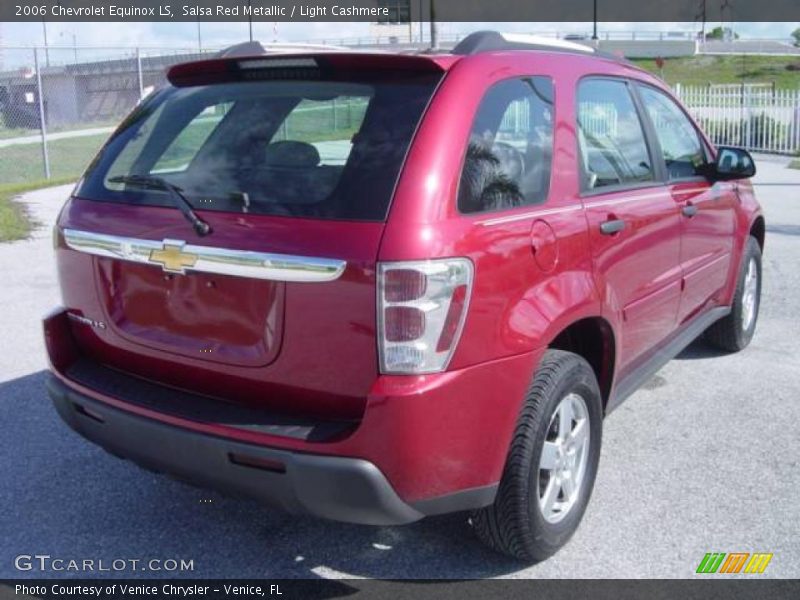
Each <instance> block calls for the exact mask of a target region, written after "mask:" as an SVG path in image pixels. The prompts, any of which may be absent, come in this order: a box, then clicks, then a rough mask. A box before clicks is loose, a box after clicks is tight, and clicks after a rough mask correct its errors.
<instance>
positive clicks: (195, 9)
mask: <svg viewBox="0 0 800 600" xmlns="http://www.w3.org/2000/svg"><path fill="white" fill-rule="evenodd" d="M401 4H402V2H401ZM431 4H432V0H410V1H409V2H408V4H402V7H401V8H400V9H398V6H397V4H396V2H395V1H392V2H387V1H386V0H314V1H309V2H304V1H295V0H288V1H287V0H273V1H272V2H267V1H263V0H249V1H248V0H194V1H188V2H184V1H174V0H1V1H0V21H7V22H15V21H17V22H22V21H42V20H45V21H97V22H108V21H122V22H133V21H166V22H168V21H247V20H253V21H297V22H302V21H306V22H310V21H365V22H394V21H395V20H396V19H397V18H398V17H399V18H400V19H401V20H403V21H407V20H408V19H410V20H411V21H413V22H417V21H429V20H431V13H432V12H433V15H434V20H436V21H442V22H448V21H452V22H493V21H494V22H496V21H515V22H543V21H570V22H574V21H593V20H595V17H596V19H597V21H600V22H611V21H626V22H632V21H633V22H642V21H659V22H660V21H680V22H694V21H700V20H703V17H704V15H703V12H704V11H705V20H706V21H708V22H719V21H722V22H732V21H764V22H769V21H776V22H781V21H784V22H785V21H789V22H792V21H800V0H726V1H725V2H711V1H708V2H704V1H703V0H666V1H660V2H632V1H631V0H558V1H554V0H435V2H433V10H432V7H431Z"/></svg>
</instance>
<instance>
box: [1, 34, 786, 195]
mask: <svg viewBox="0 0 800 600" xmlns="http://www.w3.org/2000/svg"><path fill="white" fill-rule="evenodd" d="M98 26H102V25H98ZM0 50H1V53H0V60H2V63H0V185H8V184H11V185H13V184H22V183H31V182H36V181H39V180H48V179H53V180H56V179H58V180H64V179H69V178H74V179H77V177H79V176H80V174H81V172H82V171H83V169H84V168H85V167H86V165H87V164H88V163H89V161H90V160H91V159H92V158H93V157H94V155H95V154H96V152H97V151H98V149H99V148H100V147H101V146H102V144H103V143H104V142H105V140H106V139H107V138H108V136H109V134H110V133H111V132H112V131H113V129H114V127H115V126H116V125H117V124H118V123H119V122H120V120H121V119H122V118H123V117H124V116H125V115H126V114H127V113H128V112H130V110H131V109H132V108H133V107H134V106H135V105H136V104H137V103H138V102H140V101H141V99H142V98H143V97H144V96H145V95H147V94H148V93H149V92H150V91H151V90H152V89H154V88H156V87H158V86H159V85H161V84H163V83H164V81H165V73H166V70H167V69H168V68H169V67H170V66H172V65H174V64H177V63H180V62H186V61H190V60H196V59H198V58H201V57H204V56H206V57H207V56H208V54H202V53H200V52H198V51H197V49H196V48H195V49H190V48H185V49H181V48H169V49H166V48H113V47H105V48H97V47H94V48H88V47H49V48H15V47H5V48H2V49H0ZM677 91H678V93H679V95H680V96H681V97H682V99H683V100H684V101H685V102H686V103H687V105H688V106H689V108H690V110H691V111H692V112H693V113H694V114H695V115H696V116H697V117H698V118H699V119H700V121H701V122H703V124H704V125H705V126H706V127H707V129H708V130H709V131H710V134H711V135H712V136H713V138H714V141H715V142H717V143H725V144H736V145H743V146H746V147H748V148H750V149H754V150H761V151H767V152H780V153H784V154H796V153H800V95H798V94H800V91H797V90H791V91H785V92H780V91H779V92H774V91H771V92H770V94H769V95H768V97H767V95H764V94H762V93H755V92H753V93H750V92H748V93H746V94H743V93H742V92H741V91H740V90H738V89H733V88H732V89H730V90H728V89H723V88H719V89H718V90H717V89H715V90H713V91H712V92H709V91H701V90H698V89H694V88H686V87H684V88H680V87H679V88H678V90H677ZM765 98H766V100H765ZM307 110H308V111H317V114H316V116H317V117H319V115H320V113H319V111H323V112H322V113H321V114H324V115H329V117H328V118H329V119H330V121H331V128H332V130H333V131H338V130H347V129H349V128H352V127H353V126H354V125H355V124H356V123H358V122H359V119H360V118H362V117H363V115H361V114H360V113H361V111H363V106H361V105H359V104H358V103H353V102H348V103H346V104H341V105H337V104H336V103H335V102H334V103H331V105H330V106H328V105H325V106H322V105H320V106H311V105H310V106H309V107H308V108H307ZM303 126H304V124H303V116H302V111H301V112H300V113H298V117H297V118H296V119H294V120H293V121H292V122H291V123H289V124H288V127H289V128H290V129H292V130H293V132H294V133H297V132H302V128H303ZM284 135H288V133H287V132H284ZM337 135H338V134H337Z"/></svg>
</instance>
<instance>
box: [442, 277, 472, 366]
mask: <svg viewBox="0 0 800 600" xmlns="http://www.w3.org/2000/svg"><path fill="white" fill-rule="evenodd" d="M466 303H467V286H466V285H460V286H458V287H457V288H456V289H455V290H453V298H452V299H451V300H450V308H449V309H448V310H447V317H445V320H444V327H442V335H440V336H439V343H438V344H436V351H437V352H446V351H447V350H449V349H450V346H451V345H452V344H453V340H454V339H455V338H456V333H458V324H459V323H460V322H461V313H462V312H464V305H465V304H466Z"/></svg>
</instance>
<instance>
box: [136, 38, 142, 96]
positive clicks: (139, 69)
mask: <svg viewBox="0 0 800 600" xmlns="http://www.w3.org/2000/svg"><path fill="white" fill-rule="evenodd" d="M136 76H137V78H138V81H139V102H141V101H142V97H143V96H144V77H143V76H142V54H141V52H140V51H139V48H137V49H136Z"/></svg>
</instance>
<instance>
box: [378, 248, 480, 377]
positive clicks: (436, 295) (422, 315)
mask: <svg viewBox="0 0 800 600" xmlns="http://www.w3.org/2000/svg"><path fill="white" fill-rule="evenodd" d="M472 279H473V268H472V263H471V262H470V261H469V260H468V259H466V258H447V259H442V260H427V261H418V262H417V261H413V262H395V263H381V264H380V265H379V266H378V337H379V339H378V354H379V356H380V368H381V373H397V374H415V373H435V372H438V371H444V370H445V369H446V368H447V364H448V363H449V362H450V358H451V357H452V355H453V352H454V350H455V348H456V346H457V345H458V338H459V336H460V334H461V329H462V328H463V326H464V320H465V318H466V315H467V307H468V305H469V296H470V292H471V289H472Z"/></svg>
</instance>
